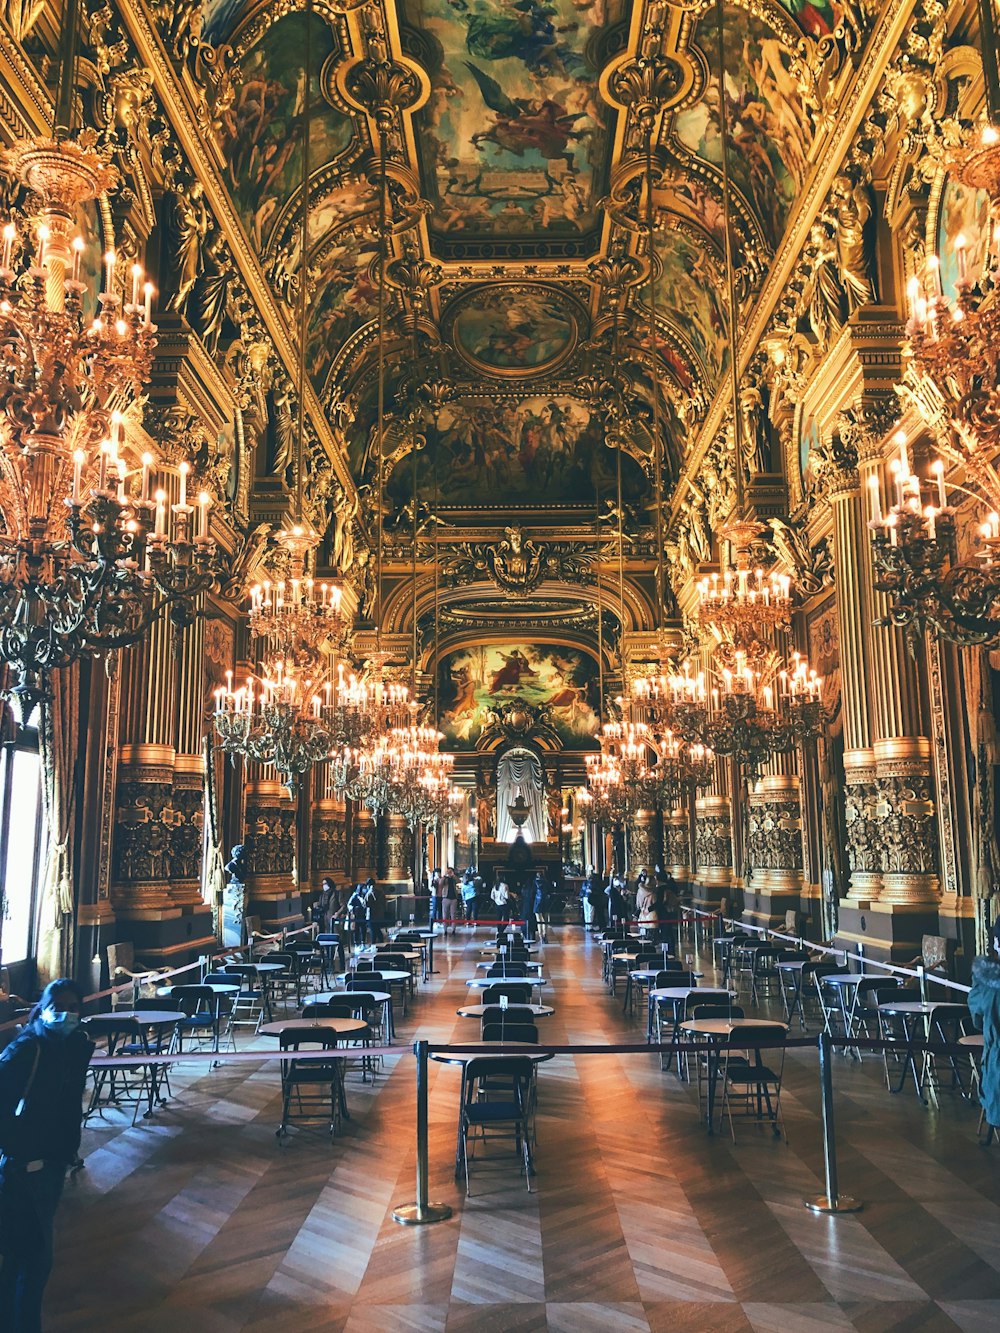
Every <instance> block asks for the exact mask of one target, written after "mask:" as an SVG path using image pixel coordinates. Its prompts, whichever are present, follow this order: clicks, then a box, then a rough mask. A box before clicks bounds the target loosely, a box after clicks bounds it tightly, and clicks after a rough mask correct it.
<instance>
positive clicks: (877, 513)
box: [868, 477, 882, 523]
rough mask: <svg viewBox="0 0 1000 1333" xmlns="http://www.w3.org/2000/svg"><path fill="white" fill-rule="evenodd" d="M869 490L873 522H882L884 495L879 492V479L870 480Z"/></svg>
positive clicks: (872, 478)
mask: <svg viewBox="0 0 1000 1333" xmlns="http://www.w3.org/2000/svg"><path fill="white" fill-rule="evenodd" d="M868 490H869V492H870V494H871V501H872V522H873V523H881V522H882V495H881V491H880V490H879V484H878V477H869V478H868Z"/></svg>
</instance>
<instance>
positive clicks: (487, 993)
mask: <svg viewBox="0 0 1000 1333" xmlns="http://www.w3.org/2000/svg"><path fill="white" fill-rule="evenodd" d="M502 995H506V996H507V999H508V1000H509V1001H510V1002H511V1004H530V1003H531V987H530V986H524V985H522V986H519V985H518V984H517V982H516V981H499V982H496V983H495V984H494V985H492V986H485V987H484V988H483V997H482V999H483V1004H499V1002H500V997H501V996H502Z"/></svg>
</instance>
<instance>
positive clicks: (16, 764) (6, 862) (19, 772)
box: [0, 709, 45, 965]
mask: <svg viewBox="0 0 1000 1333" xmlns="http://www.w3.org/2000/svg"><path fill="white" fill-rule="evenodd" d="M38 723H39V717H38V711H37V709H36V711H35V712H34V713H33V714H32V715H31V717H30V718H29V719H28V725H27V726H26V727H21V728H19V729H18V732H17V738H16V740H15V741H14V743H13V744H12V745H5V746H4V747H3V750H2V752H0V871H2V887H3V901H4V920H3V923H2V927H0V931H2V933H0V946H2V950H3V961H4V964H5V965H7V964H10V963H19V962H23V961H24V960H25V959H26V958H30V957H31V956H32V954H33V952H34V945H35V927H36V919H37V916H38V892H39V887H40V886H39V879H40V877H41V873H42V858H43V853H44V850H45V849H44V847H43V845H42V765H41V758H40V756H39V753H38Z"/></svg>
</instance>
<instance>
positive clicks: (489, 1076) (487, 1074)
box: [459, 1056, 534, 1195]
mask: <svg viewBox="0 0 1000 1333" xmlns="http://www.w3.org/2000/svg"><path fill="white" fill-rule="evenodd" d="M533 1074H534V1065H533V1062H532V1061H531V1060H528V1059H523V1058H519V1057H517V1056H503V1057H500V1058H497V1057H492V1058H491V1057H489V1056H477V1057H476V1059H474V1060H470V1061H469V1062H468V1064H467V1065H466V1067H465V1078H464V1080H463V1086H464V1096H463V1099H462V1106H461V1110H460V1116H461V1120H460V1127H459V1143H460V1161H461V1166H462V1167H463V1168H464V1170H465V1191H466V1194H468V1195H471V1193H472V1190H471V1185H470V1181H469V1161H470V1158H472V1157H474V1156H475V1149H476V1147H477V1146H482V1147H483V1148H484V1149H485V1148H486V1146H487V1145H488V1144H490V1143H492V1142H494V1141H496V1140H498V1139H501V1138H510V1139H513V1141H514V1144H515V1146H516V1150H517V1153H518V1156H519V1157H520V1159H521V1168H522V1169H523V1171H524V1176H525V1183H526V1185H527V1187H528V1191H529V1193H530V1191H531V1177H532V1175H533V1174H534V1162H533V1160H532V1152H531V1141H532V1136H531V1124H530V1115H531V1086H532V1078H533ZM496 1080H502V1083H503V1087H502V1090H501V1092H500V1094H499V1095H497V1092H496V1089H497V1086H498V1085H497V1082H496ZM487 1089H489V1091H487ZM470 1144H471V1150H470Z"/></svg>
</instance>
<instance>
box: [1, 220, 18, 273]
mask: <svg viewBox="0 0 1000 1333" xmlns="http://www.w3.org/2000/svg"><path fill="white" fill-rule="evenodd" d="M16 240H17V228H16V227H15V226H14V224H13V222H8V223H7V225H6V227H4V229H3V266H4V268H5V269H9V268H10V252H11V250H12V248H13V246H14V242H15V241H16Z"/></svg>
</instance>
